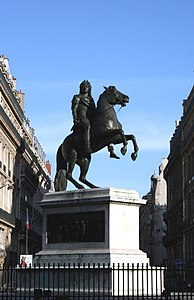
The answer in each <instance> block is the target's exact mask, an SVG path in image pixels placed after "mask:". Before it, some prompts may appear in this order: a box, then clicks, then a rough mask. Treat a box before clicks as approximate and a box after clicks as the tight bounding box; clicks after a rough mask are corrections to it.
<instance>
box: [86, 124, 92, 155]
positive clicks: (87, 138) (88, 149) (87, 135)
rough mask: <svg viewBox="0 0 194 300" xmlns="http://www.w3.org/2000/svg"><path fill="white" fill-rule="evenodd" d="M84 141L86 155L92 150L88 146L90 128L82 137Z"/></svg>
mask: <svg viewBox="0 0 194 300" xmlns="http://www.w3.org/2000/svg"><path fill="white" fill-rule="evenodd" d="M84 139H85V150H86V152H87V153H92V149H91V146H90V127H88V128H87V129H86V130H85V135H84Z"/></svg>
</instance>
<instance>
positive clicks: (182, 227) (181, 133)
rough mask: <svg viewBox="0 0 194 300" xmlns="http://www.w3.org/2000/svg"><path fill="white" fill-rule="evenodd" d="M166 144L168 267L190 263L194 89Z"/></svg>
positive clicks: (193, 232) (192, 245) (192, 258)
mask: <svg viewBox="0 0 194 300" xmlns="http://www.w3.org/2000/svg"><path fill="white" fill-rule="evenodd" d="M176 125H177V126H176V130H175V132H174V134H173V137H172V139H171V141H170V153H169V157H168V160H169V162H168V164H167V167H166V169H165V179H166V181H167V203H168V205H167V214H166V222H167V235H166V236H165V237H164V243H165V246H166V248H167V252H168V261H169V264H173V265H174V264H176V262H177V261H178V262H179V263H180V261H182V263H186V264H187V263H188V264H189V265H190V264H191V262H194V87H193V88H192V90H191V92H190V94H189V96H188V98H187V99H186V100H184V101H183V116H182V117H181V120H180V122H177V124H176Z"/></svg>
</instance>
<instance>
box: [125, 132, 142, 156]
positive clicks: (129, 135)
mask: <svg viewBox="0 0 194 300" xmlns="http://www.w3.org/2000/svg"><path fill="white" fill-rule="evenodd" d="M125 138H126V140H127V141H129V140H131V141H132V143H133V147H134V152H133V153H132V154H131V158H132V160H136V158H137V154H138V150H139V147H138V145H137V141H136V138H135V136H134V135H133V134H126V135H125Z"/></svg>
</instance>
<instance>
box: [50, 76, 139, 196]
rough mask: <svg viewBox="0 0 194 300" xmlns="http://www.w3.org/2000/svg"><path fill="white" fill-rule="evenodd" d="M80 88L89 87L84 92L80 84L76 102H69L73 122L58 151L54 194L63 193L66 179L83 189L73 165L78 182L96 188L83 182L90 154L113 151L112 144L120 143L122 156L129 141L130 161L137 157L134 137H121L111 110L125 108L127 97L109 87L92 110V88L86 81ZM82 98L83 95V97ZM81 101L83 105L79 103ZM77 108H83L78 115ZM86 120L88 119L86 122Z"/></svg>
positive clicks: (120, 127)
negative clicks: (80, 106) (107, 150)
mask: <svg viewBox="0 0 194 300" xmlns="http://www.w3.org/2000/svg"><path fill="white" fill-rule="evenodd" d="M83 85H88V87H89V88H87V89H86V87H85V86H84V88H83V89H84V93H83V90H82V84H81V85H80V94H79V95H76V96H74V97H78V98H79V99H78V98H77V99H74V98H73V100H72V113H73V116H74V119H75V122H74V126H73V133H71V134H70V135H68V136H67V137H66V138H65V140H64V141H63V143H62V144H61V145H60V146H59V149H58V151H57V171H56V175H55V180H54V184H55V190H56V191H64V190H66V187H67V180H69V181H70V182H71V183H73V184H74V185H75V187H76V188H78V189H83V188H84V186H83V185H82V184H80V183H79V182H77V181H76V180H75V179H74V178H73V177H72V172H73V170H74V167H75V164H77V165H78V166H79V167H80V177H79V181H81V182H82V183H84V184H85V185H87V186H88V187H90V188H96V187H97V186H95V185H94V184H92V183H91V182H89V181H88V180H87V179H86V175H87V172H88V169H89V165H90V162H91V153H95V152H97V151H99V150H101V149H102V148H104V147H106V146H107V147H108V149H109V151H113V149H112V150H111V148H113V147H112V144H120V143H122V144H123V146H122V148H121V153H122V154H123V155H125V153H126V151H127V141H128V140H131V141H132V143H133V146H134V152H133V153H132V154H131V158H132V160H135V159H136V158H137V153H138V149H139V148H138V145H137V142H136V138H135V136H134V135H132V134H129V135H128V134H127V135H126V134H124V132H123V130H122V125H121V123H120V122H119V121H118V119H117V116H116V112H115V110H114V107H113V106H114V105H121V106H122V107H123V106H125V105H126V104H127V103H128V102H129V97H128V96H126V95H124V94H122V93H121V92H119V91H118V90H117V89H116V88H115V87H114V86H109V87H108V88H105V91H104V92H103V93H102V94H101V95H100V97H99V100H98V102H97V107H96V109H95V104H94V102H93V99H92V96H91V85H90V84H89V83H88V81H84V82H83ZM86 90H87V92H86ZM81 91H82V93H81ZM80 95H81V96H80ZM82 95H85V96H84V97H83V96H82ZM74 100H75V102H74ZM81 101H82V102H83V101H84V102H83V103H82V104H81ZM91 103H92V104H91ZM79 105H82V106H85V107H84V109H81V110H80V111H79V112H78V111H77V110H76V109H77V108H78V107H79ZM82 108H83V107H82ZM90 109H91V110H90ZM90 113H91V115H90ZM86 118H87V119H88V120H87V121H86ZM83 122H84V123H86V122H87V125H84V124H83ZM79 123H80V124H79ZM78 124H79V126H78ZM80 125H82V126H80ZM84 126H85V128H84ZM113 153H114V151H113ZM110 156H111V152H110Z"/></svg>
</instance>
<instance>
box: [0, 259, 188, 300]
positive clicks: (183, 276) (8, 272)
mask: <svg viewBox="0 0 194 300" xmlns="http://www.w3.org/2000/svg"><path fill="white" fill-rule="evenodd" d="M193 291H194V269H192V268H185V267H184V266H180V267H173V268H169V267H168V268H167V267H150V266H148V265H138V264H137V265H129V264H113V265H105V264H103V265H100V264H87V265H86V264H83V265H80V264H78V265H77V264H73V265H70V264H68V265H65V264H64V265H44V266H40V265H38V266H37V265H33V266H30V267H29V268H24V267H17V268H13V267H7V268H3V269H0V299H17V300H18V299H29V300H30V299H36V300H41V299H56V300H57V299H58V300H59V299H61V300H65V299H66V300H67V299H69V300H73V299H80V300H82V299H83V300H84V299H85V300H88V299H98V300H101V299H104V300H108V299H111V300H113V299H123V300H126V299H190V300H191V299H194V292H193Z"/></svg>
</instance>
